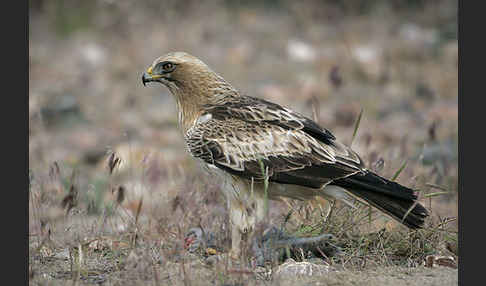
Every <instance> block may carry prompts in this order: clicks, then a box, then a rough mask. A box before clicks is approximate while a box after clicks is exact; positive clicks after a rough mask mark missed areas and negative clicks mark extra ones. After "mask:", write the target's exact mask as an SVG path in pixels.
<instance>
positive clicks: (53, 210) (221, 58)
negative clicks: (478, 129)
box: [28, 1, 459, 285]
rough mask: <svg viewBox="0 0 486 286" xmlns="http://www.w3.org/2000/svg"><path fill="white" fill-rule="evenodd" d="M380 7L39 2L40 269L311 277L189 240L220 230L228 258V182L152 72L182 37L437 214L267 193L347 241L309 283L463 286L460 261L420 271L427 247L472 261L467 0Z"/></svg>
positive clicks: (34, 237) (83, 274) (288, 216)
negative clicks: (385, 211) (195, 246)
mask: <svg viewBox="0 0 486 286" xmlns="http://www.w3.org/2000/svg"><path fill="white" fill-rule="evenodd" d="M372 2H373V3H374V4H364V3H365V2H363V3H362V4H359V5H357V6H353V5H348V4H346V3H347V2H346V1H336V2H335V3H334V4H333V3H324V4H322V3H321V5H317V4H316V3H311V4H309V5H308V6H305V7H304V6H299V5H297V4H295V3H294V2H293V1H263V2H262V3H263V4H255V3H254V4H251V5H247V6H242V5H237V4H234V3H232V2H230V1H209V2H208V3H207V4H206V5H205V6H200V5H198V4H197V3H196V2H195V1H187V2H181V1H167V2H166V3H164V4H163V5H162V4H161V3H160V1H147V2H144V4H139V3H138V2H135V1H120V2H118V1H115V2H113V1H82V3H84V4H79V3H81V2H79V3H78V2H77V1H38V3H37V2H35V3H37V4H32V5H34V6H35V7H34V6H33V7H31V11H30V18H29V20H30V29H29V31H30V33H31V34H30V35H29V42H30V57H29V59H30V61H29V63H30V66H29V67H30V68H29V89H30V90H29V177H30V190H29V258H28V259H29V271H30V278H29V280H30V282H31V283H33V284H36V283H39V284H49V285H57V284H60V285H65V284H66V283H72V284H73V285H75V284H96V283H104V284H106V285H147V284H154V285H167V284H170V285H172V284H174V285H207V284H217V285H254V284H255V285H260V284H265V285H290V284H292V285H293V283H294V282H296V281H295V279H296V278H286V279H284V278H282V277H280V276H277V275H271V274H268V273H266V272H265V271H268V270H269V269H273V270H275V269H276V268H277V267H278V264H279V263H276V264H272V265H268V266H267V269H262V268H258V267H255V266H251V265H249V266H247V265H246V264H242V265H239V266H238V265H231V263H229V262H228V261H227V260H225V259H224V255H222V257H223V259H222V260H221V261H220V262H215V261H214V259H213V258H211V257H214V256H211V255H209V258H208V255H207V254H206V253H202V255H196V254H189V253H187V251H185V249H184V236H185V233H186V232H187V231H188V230H189V229H190V228H191V227H197V226H199V227H201V228H202V229H203V230H204V231H205V232H207V233H213V234H215V238H216V242H215V244H216V246H217V249H216V250H217V252H218V253H226V252H227V250H228V249H229V247H230V237H231V236H230V233H229V222H228V217H227V209H226V203H225V201H224V198H223V196H222V194H221V193H220V191H219V187H218V185H216V184H215V183H214V182H213V180H212V178H210V177H207V175H206V174H204V173H202V172H201V171H200V170H199V169H198V166H196V165H195V164H194V162H193V161H192V160H191V159H190V157H189V156H188V155H187V154H186V153H184V150H183V148H182V146H183V145H182V136H180V134H179V132H178V131H177V129H176V114H175V110H174V109H175V107H174V102H173V101H172V100H171V99H170V97H169V96H168V94H167V91H165V90H163V89H157V88H151V89H143V88H142V85H141V83H140V75H141V72H142V71H143V70H144V69H145V68H146V66H147V65H148V64H149V63H150V62H151V61H152V60H153V59H154V58H155V57H157V56H160V55H161V54H163V53H166V52H168V51H170V50H185V51H188V52H191V53H193V54H195V55H197V56H199V57H201V58H203V59H205V61H207V62H208V63H209V64H210V65H211V66H212V67H213V68H214V69H215V70H216V71H218V72H219V73H220V74H222V75H223V76H224V77H225V78H226V79H227V80H228V81H230V82H231V83H233V84H234V85H235V86H236V87H237V88H239V89H241V90H243V91H244V92H246V93H248V94H251V95H254V96H259V97H263V98H266V99H269V100H273V101H276V102H279V103H282V104H285V105H288V106H291V107H292V108H294V109H296V110H298V111H300V112H302V113H304V114H306V115H308V116H311V117H313V118H314V119H315V120H316V121H318V122H319V123H321V124H322V125H323V126H325V127H326V128H328V129H330V130H331V131H332V132H333V133H334V134H335V135H336V137H337V138H339V139H340V140H342V141H343V142H344V143H346V144H348V145H351V144H352V146H353V149H355V150H356V151H357V152H358V153H359V154H360V155H361V156H362V158H363V159H364V160H365V162H367V164H368V167H369V168H370V169H373V170H374V171H375V172H377V173H379V174H380V175H382V176H385V177H387V178H395V179H396V180H397V181H398V182H400V183H402V184H405V185H407V186H410V187H413V188H415V189H418V190H420V192H419V198H420V201H421V202H422V203H423V204H424V206H426V208H428V209H429V210H430V212H431V216H430V218H429V219H428V220H427V221H426V227H425V229H422V230H419V231H409V230H407V229H405V228H404V227H402V226H400V225H399V224H398V223H396V222H394V221H392V220H391V219H389V218H388V217H385V216H384V215H382V214H381V213H379V212H378V211H376V210H372V209H370V208H368V207H367V206H363V205H359V204H358V208H356V209H352V208H349V207H347V206H344V205H342V204H340V203H335V204H331V203H329V202H326V201H323V200H315V201H312V202H298V201H291V200H285V201H271V202H269V209H268V210H269V212H268V218H267V223H268V224H272V225H276V226H281V227H283V228H284V229H285V231H286V232H287V233H289V234H294V235H300V236H314V235H318V234H321V233H332V234H333V235H335V237H336V238H335V240H334V241H332V243H333V244H335V245H337V246H339V247H341V249H342V251H343V255H342V256H338V257H331V258H329V259H327V260H326V263H328V264H329V265H330V266H331V267H332V268H333V269H334V270H338V271H332V272H329V274H328V275H325V276H311V277H305V278H299V279H300V280H298V282H300V283H301V284H307V285H309V284H310V285H313V284H316V285H317V284H319V283H321V284H322V283H324V284H326V283H327V284H335V285H337V284H346V285H353V283H354V284H355V283H356V281H357V280H358V279H359V280H360V281H361V284H362V285H390V284H396V285H401V284H405V283H404V281H406V282H409V283H415V284H417V285H437V284H441V285H445V284H457V270H454V269H451V268H443V267H439V268H425V267H423V266H422V265H423V262H424V261H425V259H426V257H427V256H429V255H445V256H449V255H450V256H453V257H454V258H455V260H456V262H457V260H458V256H457V255H458V252H457V228H458V223H457V196H458V192H459V190H458V182H457V181H458V177H457V128H458V127H457V77H458V75H457V36H456V35H455V34H453V32H454V31H453V30H454V29H453V28H451V27H454V25H455V24H456V22H457V18H456V16H457V14H456V10H455V9H456V6H457V5H456V3H455V2H454V1H442V2H440V5H435V4H434V5H431V4H430V5H429V4H423V3H422V2H421V1H416V3H415V2H414V3H415V4H413V5H417V6H416V7H402V6H400V5H399V4H393V5H392V4H387V3H388V2H386V1H381V2H380V1H376V2H374V1H366V3H372ZM33 3H34V2H33ZM356 3H358V2H356ZM359 3H361V2H359ZM368 5H370V6H368ZM196 7H197V9H196ZM437 7H440V8H437ZM207 15H212V16H211V18H212V19H211V20H212V21H208V19H207ZM182 19H184V21H182ZM451 31H452V32H451ZM451 33H452V35H451ZM160 93H163V94H162V95H161V94H160ZM329 210H330V214H329V216H328V218H327V220H326V221H324V217H325V215H326V214H327V213H328V211H329ZM293 258H294V259H296V260H301V259H302V255H301V256H300V257H299V256H298V255H297V256H294V257H293ZM212 259H213V260H212ZM304 260H310V261H314V262H315V261H316V260H312V258H311V257H306V254H304ZM242 262H244V261H242ZM208 263H209V264H210V265H208ZM407 285H409V284H407Z"/></svg>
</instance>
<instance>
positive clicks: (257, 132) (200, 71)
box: [142, 52, 428, 258]
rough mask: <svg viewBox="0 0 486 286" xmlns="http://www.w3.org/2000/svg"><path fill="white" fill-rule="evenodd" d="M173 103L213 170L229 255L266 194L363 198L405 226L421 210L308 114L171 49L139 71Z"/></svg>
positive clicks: (419, 220) (410, 193)
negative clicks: (244, 88)
mask: <svg viewBox="0 0 486 286" xmlns="http://www.w3.org/2000/svg"><path fill="white" fill-rule="evenodd" d="M149 82H157V83H161V84H163V85H164V86H166V87H167V88H168V89H169V91H170V93H171V94H172V95H173V96H174V98H175V102H176V104H177V110H178V116H179V127H180V129H181V131H182V133H183V136H184V141H185V145H186V148H187V150H188V152H189V153H190V154H191V155H192V156H193V157H194V158H196V160H197V161H199V162H200V163H201V165H202V167H203V168H205V169H206V170H208V171H209V172H210V173H213V174H215V175H216V176H217V177H218V178H219V179H220V183H221V190H222V192H223V193H224V195H225V197H226V201H227V204H228V210H229V216H230V222H231V239H232V242H231V250H230V254H231V257H234V258H235V257H239V256H240V255H241V252H242V247H243V243H249V242H250V243H251V241H250V239H251V238H252V236H253V235H254V233H255V227H256V225H257V223H259V222H261V221H263V219H264V218H265V210H266V199H270V200H276V199H279V198H281V197H288V198H292V199H297V200H309V199H312V198H315V197H316V196H318V197H322V198H324V199H327V200H340V201H343V202H345V203H347V204H349V205H352V202H353V200H352V199H353V198H355V199H357V200H358V201H361V202H364V203H366V204H369V205H371V206H373V207H375V208H377V209H378V210H380V211H382V212H383V213H385V214H387V215H389V216H390V217H392V218H393V219H395V220H397V221H399V222H400V223H402V224H403V225H405V226H407V227H408V228H410V229H417V228H421V227H422V226H423V224H424V219H425V218H426V217H427V216H428V212H427V210H426V209H425V208H424V207H423V206H422V205H421V204H420V203H418V202H417V196H416V194H415V192H414V190H412V189H410V188H407V187H405V186H403V185H400V184H398V183H396V182H394V181H390V180H388V179H386V178H383V177H381V176H379V175H377V174H376V173H373V172H372V171H370V170H368V169H367V168H366V167H365V164H364V163H363V160H362V159H361V158H360V156H359V155H358V154H357V153H356V152H355V151H353V150H352V149H351V148H350V147H348V146H346V145H344V144H343V143H341V142H339V141H338V140H337V139H336V137H335V136H334V135H333V134H332V133H331V131H329V130H328V129H326V128H323V127H322V126H320V125H319V124H317V123H316V122H315V121H313V120H311V119H309V118H308V117H306V116H304V115H302V114H300V113H298V112H295V111H293V110H291V109H290V108H287V107H284V106H282V105H279V104H277V103H273V102H270V101H267V100H264V99H261V98H257V97H251V96H248V95H245V94H242V93H241V92H239V91H238V90H236V89H235V88H234V87H233V86H232V85H231V84H230V83H228V82H227V81H226V80H224V79H223V77H221V76H220V75H219V74H217V73H216V72H214V71H213V70H212V69H211V68H210V67H209V66H208V65H206V64H205V63H204V62H203V61H201V60H200V59H198V58H196V57H194V56H192V55H190V54H188V53H185V52H171V53H168V54H166V55H164V56H162V57H159V58H157V59H155V61H154V62H153V63H152V64H151V65H150V66H149V67H148V69H147V70H146V71H145V72H144V73H143V74H142V83H143V85H144V86H145V85H146V84H147V83H149Z"/></svg>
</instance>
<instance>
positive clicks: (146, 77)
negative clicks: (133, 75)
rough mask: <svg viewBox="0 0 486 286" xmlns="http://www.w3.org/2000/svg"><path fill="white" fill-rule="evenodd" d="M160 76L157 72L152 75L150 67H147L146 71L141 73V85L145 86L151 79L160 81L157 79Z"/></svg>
mask: <svg viewBox="0 0 486 286" xmlns="http://www.w3.org/2000/svg"><path fill="white" fill-rule="evenodd" d="M161 77H162V76H161V75H157V74H155V75H154V74H153V73H152V67H149V68H148V69H147V71H146V72H144V73H143V74H142V83H143V86H146V84H147V82H151V81H158V82H160V80H159V79H160V78H161Z"/></svg>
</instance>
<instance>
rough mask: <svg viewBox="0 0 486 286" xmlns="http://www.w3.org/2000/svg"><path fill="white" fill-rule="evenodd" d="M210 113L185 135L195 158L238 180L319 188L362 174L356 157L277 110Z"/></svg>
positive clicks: (235, 109)
mask: <svg viewBox="0 0 486 286" xmlns="http://www.w3.org/2000/svg"><path fill="white" fill-rule="evenodd" d="M239 104H240V105H239V106H238V105H237V104H232V105H231V104H227V105H226V107H221V106H217V107H213V108H210V109H208V113H207V114H205V115H203V116H202V117H201V118H203V120H200V121H199V122H198V123H196V125H195V126H194V127H192V128H191V129H190V130H189V131H188V132H187V134H186V142H187V146H188V148H189V151H190V152H191V154H192V155H193V156H194V157H197V158H200V159H202V160H204V161H205V162H206V163H208V164H211V165H214V166H216V167H218V168H221V169H223V170H225V171H227V172H230V173H232V174H234V175H237V176H242V177H246V178H254V179H255V180H261V179H263V178H264V174H263V173H262V170H261V165H260V164H261V163H263V165H264V166H265V168H267V167H268V176H269V179H270V180H271V181H275V182H278V183H283V184H296V185H302V186H307V187H313V188H319V187H321V186H322V185H324V184H327V183H329V182H331V181H333V180H335V179H339V178H343V177H347V176H349V175H352V174H355V173H357V172H360V171H363V170H364V167H363V165H362V162H361V159H360V158H359V156H358V155H357V154H356V153H355V152H353V151H352V150H351V149H349V148H347V147H346V146H344V145H343V144H340V143H339V142H337V141H335V138H334V136H333V135H332V134H331V133H330V132H329V131H327V130H325V129H322V128H320V127H319V126H318V125H317V124H315V123H314V122H312V121H311V120H310V119H308V118H305V117H303V116H301V115H299V114H296V113H293V112H292V111H290V110H288V109H284V108H282V107H280V106H278V105H275V104H271V105H266V106H265V102H264V103H263V104H260V105H255V104H253V105H251V104H247V105H244V104H242V103H241V102H240V103H239Z"/></svg>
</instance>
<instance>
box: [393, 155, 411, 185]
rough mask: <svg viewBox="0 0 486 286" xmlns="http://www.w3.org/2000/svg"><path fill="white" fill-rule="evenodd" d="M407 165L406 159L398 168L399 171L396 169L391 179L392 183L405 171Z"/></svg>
mask: <svg viewBox="0 0 486 286" xmlns="http://www.w3.org/2000/svg"><path fill="white" fill-rule="evenodd" d="M407 164H408V159H406V160H405V161H403V164H402V166H401V167H400V169H398V171H397V172H396V173H395V175H393V178H392V179H391V180H392V181H395V180H396V179H397V178H398V176H399V175H400V173H401V172H402V171H403V170H404V169H405V167H406V166H407Z"/></svg>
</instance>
